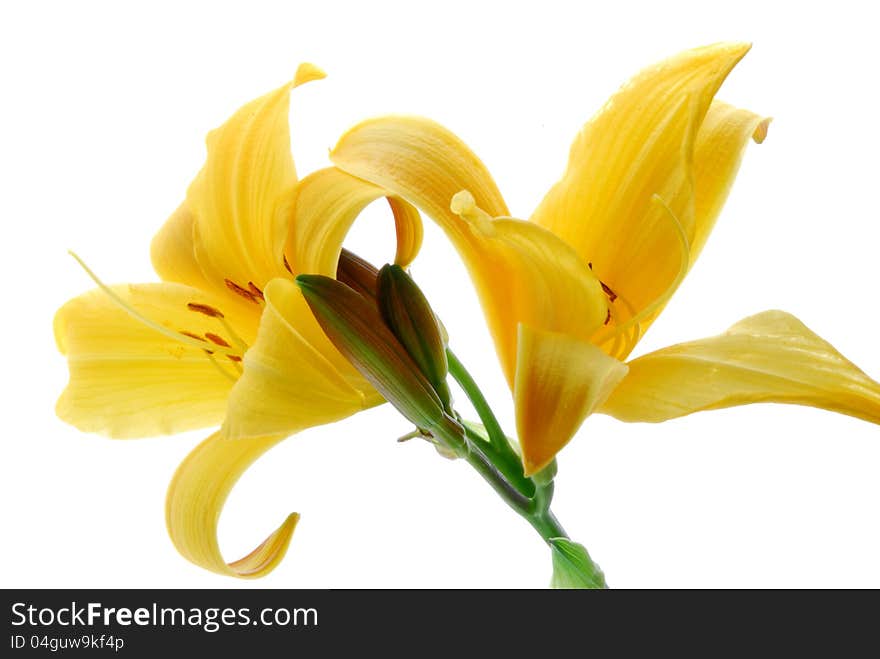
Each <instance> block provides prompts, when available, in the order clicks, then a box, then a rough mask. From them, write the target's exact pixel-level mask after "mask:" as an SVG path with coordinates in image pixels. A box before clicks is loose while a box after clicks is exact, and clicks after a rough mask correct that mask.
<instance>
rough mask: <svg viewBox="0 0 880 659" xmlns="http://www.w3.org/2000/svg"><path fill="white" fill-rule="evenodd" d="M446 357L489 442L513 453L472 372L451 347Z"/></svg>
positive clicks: (500, 451)
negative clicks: (484, 429)
mask: <svg viewBox="0 0 880 659" xmlns="http://www.w3.org/2000/svg"><path fill="white" fill-rule="evenodd" d="M446 359H447V361H448V362H449V374H450V375H451V376H452V377H453V378H454V379H455V381H456V382H458V385H459V386H460V387H461V388H462V390H463V391H464V393H465V394H466V395H467V397H468V399H469V400H470V401H471V404H472V405H473V406H474V409H475V410H476V411H477V414H478V415H479V417H480V421H482V422H483V426H485V428H486V432H487V433H488V435H489V443H490V444H492V446H493V447H494V448H495V449H496V450H497V451H498V452H499V453H502V454H505V453H513V449H511V448H510V444H508V442H507V437H506V435H505V434H504V431H503V430H502V429H501V424H500V423H498V419H496V418H495V413H494V412H493V411H492V408H491V407H489V403H488V402H487V401H486V397H485V396H483V392H482V391H480V388H479V387H478V386H477V383H476V382H475V381H474V379H473V377H471V374H470V373H468V371H467V369H466V368H465V367H464V364H462V363H461V362H460V361H459V360H458V357H456V356H455V353H454V352H452V350H450V349H449V348H446ZM517 459H518V458H517Z"/></svg>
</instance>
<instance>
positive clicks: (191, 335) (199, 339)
mask: <svg viewBox="0 0 880 659" xmlns="http://www.w3.org/2000/svg"><path fill="white" fill-rule="evenodd" d="M180 333H181V334H183V335H184V336H188V337H189V338H191V339H195V340H196V341H202V342H203V343H204V341H205V339H203V338H202V337H200V336H199V335H198V334H196V333H194V332H187V331H186V330H180Z"/></svg>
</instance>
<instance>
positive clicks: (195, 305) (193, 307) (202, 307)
mask: <svg viewBox="0 0 880 659" xmlns="http://www.w3.org/2000/svg"><path fill="white" fill-rule="evenodd" d="M186 308H187V309H189V310H190V311H195V312H198V313H203V314H205V315H206V316H211V318H223V314H222V313H221V312H220V310H219V309H215V308H214V307H212V306H211V305H209V304H202V303H200V302H187V304H186Z"/></svg>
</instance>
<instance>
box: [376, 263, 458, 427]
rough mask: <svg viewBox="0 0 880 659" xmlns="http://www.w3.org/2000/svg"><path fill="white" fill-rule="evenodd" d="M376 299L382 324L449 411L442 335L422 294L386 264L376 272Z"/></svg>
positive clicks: (398, 270)
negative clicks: (392, 333) (411, 359)
mask: <svg viewBox="0 0 880 659" xmlns="http://www.w3.org/2000/svg"><path fill="white" fill-rule="evenodd" d="M377 300H378V304H379V311H381V313H382V318H383V319H384V320H385V324H386V325H388V327H389V328H390V329H391V331H392V332H394V335H395V336H396V337H397V338H398V339H399V340H400V342H401V343H402V344H403V346H404V348H406V351H407V352H408V353H409V355H410V357H412V358H413V360H414V361H415V363H416V364H417V365H418V367H419V370H420V371H421V372H422V374H423V375H424V376H425V377H426V378H427V379H428V382H430V383H431V385H432V386H433V387H434V390H435V391H436V392H437V395H438V396H439V397H440V400H441V401H442V402H443V406H444V408H445V409H446V410H447V411H449V410H450V409H451V400H450V393H449V386H448V385H447V384H446V375H447V373H448V372H449V365H448V363H447V361H446V341H445V340H444V335H445V332H444V331H443V329H442V328H441V325H440V323H439V321H438V320H437V316H436V315H435V314H434V311H433V309H431V305H430V304H428V300H427V299H426V298H425V295H424V293H422V291H421V289H420V288H419V287H418V286H417V285H416V283H415V282H414V281H413V280H412V277H410V276H409V275H408V274H407V273H406V271H405V270H404V269H403V268H401V267H400V266H398V265H385V266H383V267H382V269H381V270H380V271H379V277H378V296H377Z"/></svg>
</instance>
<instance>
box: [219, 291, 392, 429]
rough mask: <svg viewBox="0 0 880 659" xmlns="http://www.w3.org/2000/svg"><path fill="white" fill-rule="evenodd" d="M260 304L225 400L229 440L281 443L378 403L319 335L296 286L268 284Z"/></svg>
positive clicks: (374, 392) (316, 325)
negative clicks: (250, 341) (279, 438)
mask: <svg viewBox="0 0 880 659" xmlns="http://www.w3.org/2000/svg"><path fill="white" fill-rule="evenodd" d="M265 296H266V307H265V310H264V311H263V316H262V318H261V320H260V329H259V332H258V334H257V340H256V342H255V343H254V345H253V347H252V348H251V349H250V350H249V351H248V352H247V354H246V355H245V358H244V373H243V374H242V376H241V379H239V381H238V382H237V383H236V385H235V388H234V389H233V390H232V392H231V394H230V397H229V409H228V412H227V417H226V422H225V425H224V429H225V431H226V432H227V434H228V435H229V436H230V437H234V438H241V437H262V436H265V435H275V434H284V435H288V434H291V433H294V432H297V431H299V430H302V429H304V428H308V427H311V426H315V425H319V424H323V423H330V422H331V421H337V420H339V419H342V418H345V417H347V416H350V415H351V414H354V413H355V412H358V411H360V410H362V409H365V408H367V407H370V406H372V405H378V404H379V403H381V402H382V398H381V397H380V396H379V395H378V393H376V391H375V390H374V389H373V388H372V386H370V385H369V383H367V381H366V380H364V379H363V378H362V377H361V375H360V374H359V373H358V372H357V371H356V370H355V369H354V367H353V366H352V365H351V364H350V363H349V362H348V360H346V359H345V358H344V357H343V356H342V355H341V354H339V352H338V351H337V350H336V348H335V347H333V345H332V344H331V343H330V341H329V339H327V337H326V336H325V335H324V332H323V331H322V330H321V328H320V326H319V325H318V323H317V321H316V320H315V318H314V316H313V315H312V312H311V310H310V309H309V307H308V305H307V304H306V302H305V300H304V299H303V297H302V294H301V293H300V290H299V288H298V287H297V286H296V284H294V283H293V282H292V281H290V280H289V279H273V280H272V281H271V282H269V285H268V286H267V287H266V289H265Z"/></svg>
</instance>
